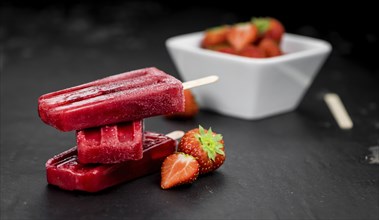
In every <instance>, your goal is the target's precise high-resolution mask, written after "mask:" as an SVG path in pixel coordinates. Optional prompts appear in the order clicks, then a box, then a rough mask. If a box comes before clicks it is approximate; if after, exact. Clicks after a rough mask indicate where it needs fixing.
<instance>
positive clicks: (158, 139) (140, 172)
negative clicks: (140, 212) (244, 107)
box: [46, 132, 176, 192]
mask: <svg viewBox="0 0 379 220" xmlns="http://www.w3.org/2000/svg"><path fill="white" fill-rule="evenodd" d="M175 147H176V141H175V140H173V139H171V138H169V137H167V136H164V135H162V134H157V133H153V132H145V134H144V144H143V158H142V159H140V160H130V161H127V162H123V163H118V164H80V163H79V162H78V159H77V149H76V147H74V148H71V149H69V150H67V151H65V152H63V153H61V154H58V155H56V156H54V157H53V158H51V159H49V160H48V161H47V162H46V175H47V182H48V183H49V184H52V185H56V186H58V187H60V188H62V189H65V190H80V191H86V192H97V191H100V190H103V189H106V188H108V187H111V186H114V185H117V184H120V183H123V182H126V181H130V180H133V179H136V178H139V177H142V176H145V175H148V174H151V173H154V172H157V171H159V170H160V168H161V165H162V162H163V160H164V159H165V158H166V157H167V156H168V155H170V154H172V153H173V152H174V151H175Z"/></svg>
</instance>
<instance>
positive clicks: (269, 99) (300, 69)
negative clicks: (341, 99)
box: [166, 32, 331, 119]
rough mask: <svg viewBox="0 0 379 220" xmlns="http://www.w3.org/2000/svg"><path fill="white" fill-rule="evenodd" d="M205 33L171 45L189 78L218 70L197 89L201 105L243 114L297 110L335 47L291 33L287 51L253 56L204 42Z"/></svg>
mask: <svg viewBox="0 0 379 220" xmlns="http://www.w3.org/2000/svg"><path fill="white" fill-rule="evenodd" d="M202 38H203V32H197V33H191V34H185V35H181V36H176V37H172V38H169V39H168V40H167V41H166V47H167V49H168V51H169V54H170V56H171V58H172V59H173V61H174V64H175V66H176V68H177V69H178V71H179V74H180V75H181V77H182V79H183V80H184V81H189V80H193V79H197V78H201V77H205V76H208V75H218V76H219V77H220V79H219V81H218V82H216V83H214V84H210V85H207V86H201V87H198V88H195V89H193V93H194V94H195V96H196V100H197V101H198V103H199V104H200V106H201V108H203V109H209V110H213V111H215V112H218V113H221V114H224V115H227V116H233V117H238V118H242V119H261V118H265V117H268V116H272V115H275V114H279V113H284V112H288V111H292V110H294V109H295V108H296V107H297V106H298V105H299V103H300V101H301V99H302V97H303V95H304V94H305V92H306V91H307V89H308V88H309V86H310V85H311V83H312V81H313V79H314V77H315V76H316V74H317V72H318V71H319V69H320V68H321V66H322V64H323V63H324V61H325V60H326V58H327V56H328V55H329V53H330V51H331V45H330V44H329V43H328V42H326V41H322V40H319V39H314V38H309V37H304V36H299V35H294V34H287V33H286V34H285V35H284V36H283V40H282V43H281V48H282V50H283V52H284V55H282V56H277V57H272V58H263V59H257V58H248V57H241V56H236V55H231V54H225V53H221V52H216V51H212V50H207V49H203V48H201V47H200V42H201V40H202Z"/></svg>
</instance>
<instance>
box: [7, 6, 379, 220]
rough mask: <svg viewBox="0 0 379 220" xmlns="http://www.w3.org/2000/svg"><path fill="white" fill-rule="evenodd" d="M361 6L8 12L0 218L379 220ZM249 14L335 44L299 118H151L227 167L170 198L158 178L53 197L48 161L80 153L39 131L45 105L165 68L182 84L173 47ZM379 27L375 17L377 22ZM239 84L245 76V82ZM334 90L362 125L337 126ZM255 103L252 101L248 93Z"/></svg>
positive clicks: (374, 85)
mask: <svg viewBox="0 0 379 220" xmlns="http://www.w3.org/2000/svg"><path fill="white" fill-rule="evenodd" d="M374 10H375V8H374V7H371V6H370V5H367V4H363V3H362V2H360V4H357V3H355V4H352V5H347V4H344V5H339V6H338V7H335V8H333V7H331V6H330V5H329V4H325V3H320V2H319V3H317V4H316V3H315V2H313V3H311V2H303V3H302V4H296V5H291V4H290V3H288V2H283V3H280V4H279V5H278V4H275V3H272V2H266V3H257V2H253V3H251V4H246V3H244V1H233V3H231V4H227V5H226V4H225V5H222V4H218V5H216V4H214V3H212V4H211V3H206V2H196V1H195V2H192V1H191V2H184V4H183V2H179V1H177V2H175V3H172V2H151V1H133V2H130V1H126V2H125V1H110V2H109V1H107V2H103V1H64V2H63V1H61V2H51V1H33V2H30V1H2V3H1V9H0V19H1V27H0V40H1V58H0V71H1V80H0V81H1V112H0V113H1V148H0V150H1V179H0V180H1V196H0V197H1V219H70V218H71V219H104V218H107V219H120V218H132V219H135V218H146V219H150V218H154V219H156V218H164V219H171V218H176V219H193V218H202V219H211V218H213V219H236V218H237V219H242V218H249V219H251V218H255V219H377V217H378V213H379V200H378V195H379V170H378V165H373V164H368V161H367V160H366V156H368V155H369V153H370V152H369V150H368V148H369V147H371V146H375V145H378V144H379V86H378V85H379V79H378V77H379V74H378V67H377V65H376V63H375V62H377V55H376V51H377V46H378V43H377V38H378V34H377V33H376V29H377V25H376V20H377V17H376V16H375V13H374V12H373V11H374ZM252 16H273V17H277V18H278V19H280V20H281V21H282V22H283V23H284V25H285V26H286V28H287V30H288V32H291V33H297V34H302V35H307V36H313V37H317V38H321V39H325V40H328V41H329V42H331V43H332V45H333V52H332V54H331V56H330V57H329V59H328V60H327V62H326V63H325V65H324V67H323V68H322V69H321V70H320V72H319V74H318V75H317V77H316V79H315V81H314V83H313V84H312V86H311V87H310V89H309V90H308V92H307V94H306V95H305V97H304V99H303V101H302V102H301V104H300V106H299V107H298V108H297V109H296V110H295V111H293V112H291V113H287V114H282V115H277V116H275V117H270V118H267V119H263V120H257V121H247V120H240V119H235V118H230V117H225V116H222V115H218V114H215V113H212V112H207V111H201V112H200V114H199V115H198V116H197V117H196V118H195V119H193V120H189V121H168V120H166V119H164V118H162V117H154V118H150V119H147V120H146V121H145V123H146V128H147V129H148V130H152V131H158V132H161V133H167V132H169V131H172V130H177V129H181V130H189V129H191V128H194V127H197V126H198V124H202V125H203V126H205V127H209V126H212V128H213V129H214V130H215V131H217V132H220V133H222V134H223V136H224V139H225V143H226V150H227V160H226V162H225V164H224V165H223V166H222V167H221V168H220V169H219V170H218V171H217V172H214V173H213V174H210V175H207V176H203V177H201V178H199V180H197V181H196V182H195V183H194V184H192V185H190V186H183V187H179V188H177V189H173V190H161V189H160V187H159V179H160V178H159V174H154V175H150V176H147V177H145V178H141V179H138V180H135V181H131V182H129V183H125V184H122V185H119V186H117V187H113V188H110V189H108V190H105V191H103V192H100V193H97V194H87V193H80V192H66V191H63V190H59V189H57V188H55V187H52V186H48V185H47V183H46V179H45V169H44V163H45V162H46V160H47V159H49V158H50V157H52V156H53V155H55V154H57V153H59V152H62V151H64V150H66V149H68V148H70V147H72V146H73V145H74V144H75V136H74V133H73V132H69V133H63V132H59V131H57V130H55V129H53V128H51V127H49V126H47V125H45V124H43V122H41V121H40V119H39V118H38V114H37V100H38V97H39V96H40V95H42V94H44V93H47V92H51V91H55V90H58V89H63V88H66V87H70V86H74V85H78V84H81V83H84V82H88V81H91V80H95V79H98V78H101V77H105V76H108V75H111V74H115V73H120V72H123V71H127V70H132V69H138V68H143V67H147V66H156V67H158V68H160V69H162V70H165V71H166V72H168V73H170V74H172V75H174V76H176V77H180V75H179V74H178V72H177V71H176V69H175V67H174V65H173V63H172V61H171V59H170V57H169V55H168V53H167V51H166V49H165V46H164V42H165V40H166V39H167V38H169V37H172V36H176V35H179V34H184V33H190V32H194V31H201V30H204V29H205V28H208V27H211V26H215V25H220V24H224V23H234V22H241V21H245V20H249V19H250V17H252ZM375 19H376V20H375ZM237 77H238V76H237ZM325 92H336V93H337V94H339V95H340V96H341V98H342V100H343V101H344V104H345V105H346V107H347V109H348V111H349V114H350V115H351V117H352V119H353V121H354V128H353V129H352V130H347V131H343V130H340V129H339V128H338V126H337V125H336V123H335V121H334V119H333V118H332V116H331V114H330V113H329V111H328V109H327V108H326V106H325V104H324V102H323V100H322V95H323V94H325ZM241 96H243V97H244V98H248V94H243V95H241Z"/></svg>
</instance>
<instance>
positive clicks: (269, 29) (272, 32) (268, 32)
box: [252, 18, 285, 44]
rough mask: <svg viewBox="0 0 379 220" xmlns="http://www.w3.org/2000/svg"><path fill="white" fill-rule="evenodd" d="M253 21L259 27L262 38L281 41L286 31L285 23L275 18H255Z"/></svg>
mask: <svg viewBox="0 0 379 220" xmlns="http://www.w3.org/2000/svg"><path fill="white" fill-rule="evenodd" d="M252 23H253V24H254V25H255V26H256V27H257V28H258V31H259V36H260V37H261V38H269V39H272V40H274V41H276V42H277V43H278V44H279V43H280V42H281V40H282V37H283V34H284V32H285V29H284V26H283V24H282V23H281V22H280V21H279V20H277V19H275V18H253V19H252Z"/></svg>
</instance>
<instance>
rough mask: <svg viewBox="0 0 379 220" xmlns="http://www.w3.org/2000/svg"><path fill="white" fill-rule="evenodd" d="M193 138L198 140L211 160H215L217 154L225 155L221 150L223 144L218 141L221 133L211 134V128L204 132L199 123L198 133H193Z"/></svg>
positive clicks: (220, 138)
mask: <svg viewBox="0 0 379 220" xmlns="http://www.w3.org/2000/svg"><path fill="white" fill-rule="evenodd" d="M195 138H197V139H198V140H199V142H200V144H201V147H202V148H203V150H204V151H205V152H206V153H207V156H208V158H210V159H211V160H212V161H215V159H216V156H217V154H221V155H225V153H224V151H223V150H222V148H223V145H222V144H221V143H220V141H221V140H222V135H220V134H216V135H215V134H213V131H212V128H209V129H208V131H207V132H205V129H204V128H203V127H202V126H201V125H199V134H195Z"/></svg>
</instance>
